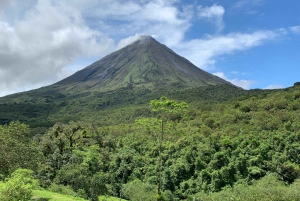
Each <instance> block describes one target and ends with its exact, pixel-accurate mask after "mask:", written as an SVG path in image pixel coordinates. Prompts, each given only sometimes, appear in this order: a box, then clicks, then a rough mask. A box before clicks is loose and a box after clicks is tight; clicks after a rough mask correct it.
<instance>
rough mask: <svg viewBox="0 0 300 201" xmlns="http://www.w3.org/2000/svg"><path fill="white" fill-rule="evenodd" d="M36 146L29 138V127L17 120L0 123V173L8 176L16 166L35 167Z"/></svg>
mask: <svg viewBox="0 0 300 201" xmlns="http://www.w3.org/2000/svg"><path fill="white" fill-rule="evenodd" d="M37 150H38V149H37V146H35V144H34V142H33V141H32V140H31V139H30V138H29V127H28V126H27V125H26V124H23V123H20V122H18V121H13V122H11V123H10V124H8V125H3V126H1V125H0V174H3V175H6V176H8V175H9V174H11V173H12V172H13V171H15V170H16V169H18V168H28V169H33V170H34V169H36V167H37V166H38V165H37V164H38V161H39V158H40V157H39V153H38V151H37Z"/></svg>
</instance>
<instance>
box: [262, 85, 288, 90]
mask: <svg viewBox="0 0 300 201" xmlns="http://www.w3.org/2000/svg"><path fill="white" fill-rule="evenodd" d="M282 88H284V87H283V86H282V85H278V84H271V85H269V86H267V87H266V88H264V89H282Z"/></svg>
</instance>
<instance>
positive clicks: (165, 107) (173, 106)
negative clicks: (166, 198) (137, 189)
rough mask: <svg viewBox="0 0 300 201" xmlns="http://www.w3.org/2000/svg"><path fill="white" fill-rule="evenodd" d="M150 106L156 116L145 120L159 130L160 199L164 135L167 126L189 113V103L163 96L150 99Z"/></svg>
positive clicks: (156, 133)
mask: <svg viewBox="0 0 300 201" xmlns="http://www.w3.org/2000/svg"><path fill="white" fill-rule="evenodd" d="M150 108H151V110H152V112H154V114H155V118H152V119H148V120H145V119H144V120H143V122H144V123H146V124H148V125H147V127H148V129H150V128H151V129H153V128H154V130H156V131H158V132H155V137H156V139H157V143H158V164H157V165H158V172H159V176H158V188H157V194H158V200H160V197H161V194H162V171H163V170H162V168H163V161H162V144H163V142H164V137H165V133H166V127H167V125H168V124H171V123H172V122H174V121H180V120H181V119H182V118H183V117H184V116H185V115H186V113H187V108H188V105H187V103H185V102H177V101H175V100H170V99H168V98H167V97H165V96H163V97H161V98H160V99H158V100H151V101H150Z"/></svg>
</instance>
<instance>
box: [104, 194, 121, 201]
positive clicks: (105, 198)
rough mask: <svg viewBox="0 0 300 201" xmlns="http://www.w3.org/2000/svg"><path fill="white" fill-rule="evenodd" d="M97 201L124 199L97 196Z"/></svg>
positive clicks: (119, 200)
mask: <svg viewBox="0 0 300 201" xmlns="http://www.w3.org/2000/svg"><path fill="white" fill-rule="evenodd" d="M99 201H126V200H124V199H120V198H116V197H110V196H103V195H102V196H99Z"/></svg>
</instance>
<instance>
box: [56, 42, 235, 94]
mask: <svg viewBox="0 0 300 201" xmlns="http://www.w3.org/2000/svg"><path fill="white" fill-rule="evenodd" d="M220 84H230V83H229V82H227V81H225V80H223V79H221V78H219V77H217V76H214V75H212V74H209V73H207V72H205V71H203V70H201V69H200V68H198V67H196V66H195V65H194V64H192V63H191V62H190V61H188V60H187V59H185V58H184V57H182V56H179V55H178V54H176V53H175V52H174V51H172V50H171V49H169V48H168V47H167V46H165V45H163V44H161V43H159V42H157V41H156V40H155V39H154V38H152V37H151V36H141V37H140V38H139V39H138V40H137V41H135V42H133V43H132V44H130V45H128V46H126V47H124V48H122V49H120V50H118V51H116V52H113V53H111V54H109V55H107V56H106V57H104V58H102V59H101V60H99V61H97V62H95V63H93V64H91V65H90V66H87V67H86V68H84V69H83V70H80V71H78V72H76V73H75V74H73V75H71V76H70V77H67V78H65V79H64V80H61V81H60V82H57V83H56V84H55V85H58V86H61V87H62V88H65V87H67V88H68V89H69V90H70V88H71V89H72V91H74V90H75V91H80V90H82V89H85V90H97V91H99V90H100V91H111V90H115V89H118V88H124V87H145V88H150V89H157V88H161V87H164V88H165V87H172V88H177V89H182V88H189V87H199V86H208V85H220Z"/></svg>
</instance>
